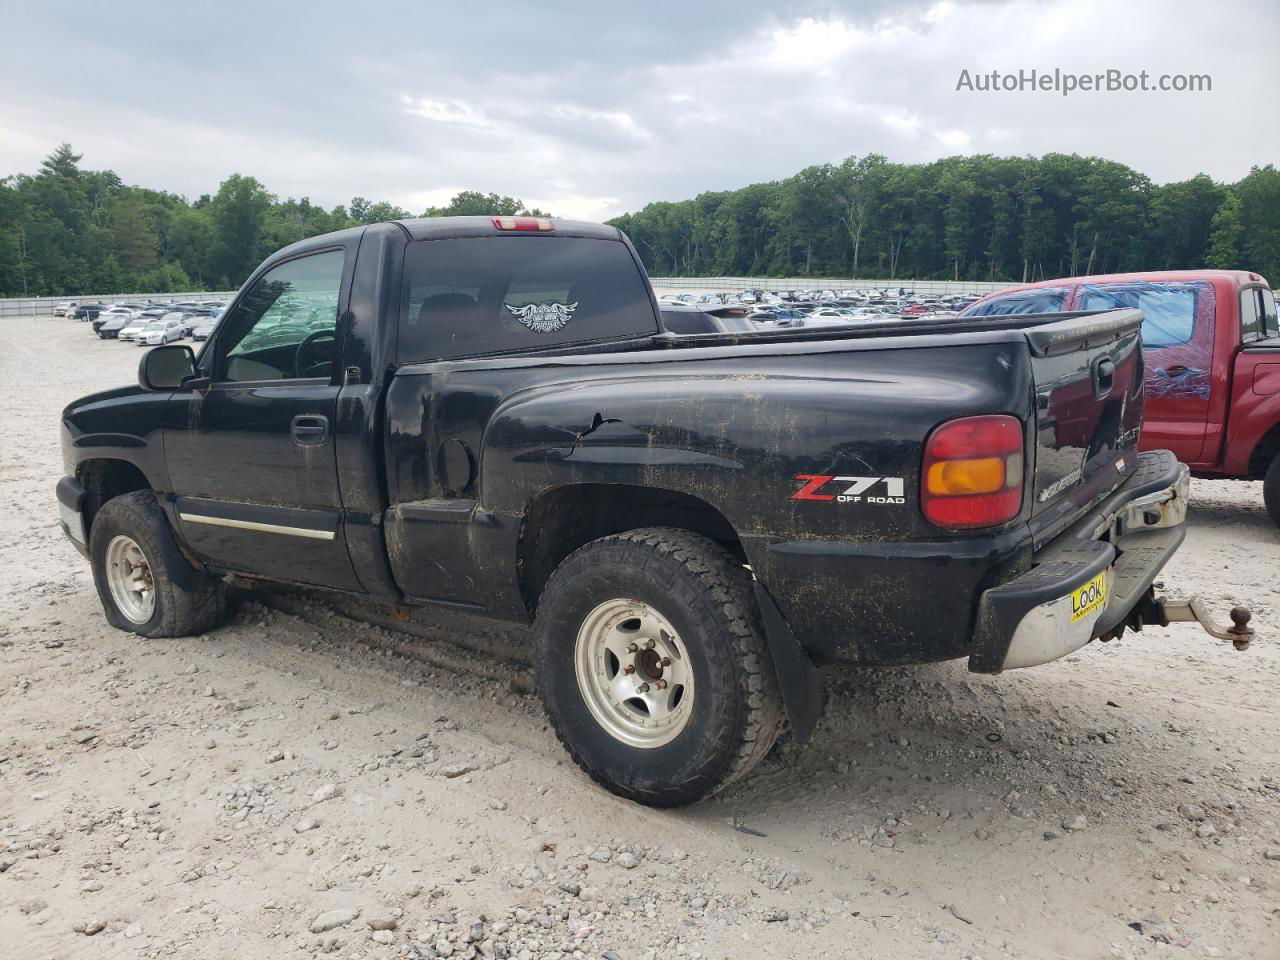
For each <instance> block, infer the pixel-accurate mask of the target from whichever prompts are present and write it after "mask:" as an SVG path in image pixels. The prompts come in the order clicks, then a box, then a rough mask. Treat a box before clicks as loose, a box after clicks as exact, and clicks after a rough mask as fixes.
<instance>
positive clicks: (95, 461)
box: [76, 457, 155, 534]
mask: <svg viewBox="0 0 1280 960" xmlns="http://www.w3.org/2000/svg"><path fill="white" fill-rule="evenodd" d="M76 479H77V480H79V481H80V484H81V486H83V487H84V490H85V503H84V529H85V533H86V534H88V532H89V530H90V529H91V527H92V525H93V518H94V516H95V515H96V514H97V512H98V511H99V510H101V509H102V507H103V505H104V504H106V503H107V502H108V501H109V500H113V499H114V498H116V497H118V496H121V495H122V494H126V493H133V492H134V491H136V490H154V489H155V488H154V487H153V486H152V485H151V481H150V480H148V479H147V475H146V474H145V473H143V472H142V470H141V468H139V467H138V465H137V464H135V463H131V462H130V461H128V460H122V459H120V458H118V457H95V458H92V459H89V460H82V461H81V462H80V463H79V464H78V465H77V466H76Z"/></svg>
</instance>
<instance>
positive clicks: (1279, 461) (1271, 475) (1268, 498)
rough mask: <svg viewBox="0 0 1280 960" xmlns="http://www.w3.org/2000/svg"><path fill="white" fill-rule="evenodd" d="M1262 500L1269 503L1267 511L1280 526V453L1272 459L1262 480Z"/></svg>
mask: <svg viewBox="0 0 1280 960" xmlns="http://www.w3.org/2000/svg"><path fill="white" fill-rule="evenodd" d="M1262 502H1263V503H1265V504H1266V505H1267V512H1268V513H1269V514H1271V519H1272V520H1274V521H1275V523H1276V526H1278V527H1280V453H1278V454H1276V456H1275V459H1274V460H1272V461H1271V466H1270V467H1268V468H1267V475H1266V476H1265V477H1264V478H1263V480H1262Z"/></svg>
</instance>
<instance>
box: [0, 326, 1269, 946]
mask: <svg viewBox="0 0 1280 960" xmlns="http://www.w3.org/2000/svg"><path fill="white" fill-rule="evenodd" d="M140 353H141V351H140V350H139V349H138V348H135V347H133V346H131V345H126V344H121V343H117V342H110V341H108V342H100V341H98V340H96V339H95V338H93V337H92V336H91V334H90V333H89V330H88V328H87V325H85V324H80V323H76V322H74V321H69V320H54V319H40V320H11V319H10V320H6V321H4V323H3V324H2V325H0V436H2V437H3V440H4V447H3V454H2V455H0V574H2V576H0V603H2V605H3V610H4V613H5V616H4V618H3V620H2V621H0V871H2V872H0V956H3V957H6V958H8V957H14V958H23V960H28V958H42V957H59V958H61V957H82V956H83V957H90V956H91V957H95V958H99V957H198V958H203V957H235V958H246V960H247V958H257V957H272V958H277V957H288V956H310V955H323V954H332V955H334V956H339V957H348V958H356V957H367V958H388V960H390V958H395V957H414V958H430V957H454V958H472V957H499V958H507V957H516V958H521V960H529V958H550V957H561V956H573V957H593V958H594V957H603V958H608V960H648V958H659V957H662V958H666V957H707V958H748V960H749V958H763V957H770V958H773V957H805V958H809V957H815V956H821V957H828V956H829V957H858V958H895V960H896V958H917V957H920V958H966V957H967V958H978V957H981V958H986V960H990V958H996V957H1023V958H1063V957H1070V958H1076V957H1081V958H1092V957H1155V956H1159V957H1177V956H1188V957H1224V958H1263V960H1275V958H1277V957H1280V825H1278V823H1277V821H1280V733H1278V727H1277V721H1278V720H1280V700H1278V698H1277V691H1278V690H1280V683H1278V681H1280V652H1278V650H1280V643H1278V642H1277V638H1280V576H1278V574H1280V533H1278V532H1277V530H1276V529H1275V527H1274V526H1273V525H1272V524H1271V523H1270V521H1269V520H1268V519H1267V517H1266V515H1265V513H1264V512H1263V509H1262V506H1261V491H1260V490H1259V488H1258V485H1257V484H1239V483H1229V482H1204V481H1197V482H1196V483H1195V485H1194V494H1195V497H1196V502H1197V506H1196V509H1195V513H1194V519H1193V526H1192V530H1191V533H1190V537H1189V540H1188V543H1187V545H1186V546H1185V547H1184V549H1183V550H1182V552H1181V554H1180V556H1179V557H1178V559H1177V560H1176V562H1175V563H1174V564H1173V565H1172V567H1171V568H1170V569H1169V570H1168V571H1167V575H1166V576H1165V577H1164V580H1165V582H1166V584H1167V587H1168V589H1169V591H1170V592H1173V593H1183V592H1186V593H1195V594H1199V595H1200V596H1201V597H1203V598H1205V599H1206V600H1208V601H1209V602H1210V603H1211V604H1212V605H1213V607H1214V609H1215V610H1217V611H1219V612H1225V610H1226V609H1227V608H1229V607H1230V606H1231V605H1233V604H1235V603H1245V604H1248V605H1250V606H1252V607H1253V609H1254V611H1255V618H1254V625H1255V626H1256V627H1257V629H1258V632H1259V636H1260V640H1259V641H1258V642H1257V643H1255V645H1254V647H1253V648H1252V649H1250V650H1249V651H1248V652H1246V653H1236V652H1234V651H1233V650H1232V649H1231V648H1230V647H1229V646H1227V645H1224V644H1221V643H1218V642H1216V641H1213V640H1211V639H1210V638H1208V637H1207V636H1206V635H1204V634H1203V633H1201V632H1200V631H1199V630H1198V629H1193V628H1192V627H1190V626H1182V625H1180V626H1177V627H1175V628H1173V629H1171V630H1169V631H1167V632H1158V631H1157V632H1152V633H1148V634H1146V635H1144V636H1142V637H1140V638H1139V637H1133V636H1132V635H1131V636H1130V637H1128V638H1126V639H1124V640H1123V641H1117V642H1113V643H1110V644H1107V645H1101V644H1094V645H1092V646H1090V647H1088V648H1086V649H1085V650H1083V651H1081V652H1080V653H1079V654H1078V655H1076V656H1073V657H1070V658H1068V659H1067V660H1065V661H1062V662H1059V663H1056V664H1052V665H1049V666H1046V667H1041V668H1037V669H1033V670H1025V671H1016V672H1014V673H1011V674H1009V675H1007V676H1004V677H999V678H988V677H981V676H975V675H971V674H969V673H967V672H966V670H965V668H964V664H963V663H950V664H943V665H937V666H932V667H926V668H917V669H909V670H908V669H901V670H885V671H878V672H870V671H867V672H847V673H844V674H842V675H840V676H838V677H836V678H835V679H834V680H833V683H832V688H833V693H834V696H833V698H832V701H831V704H830V706H829V707H828V710H827V713H826V716H825V718H824V719H823V721H822V724H821V726H820V728H819V729H818V732H817V734H816V737H815V740H814V742H813V743H812V744H810V745H809V746H808V747H807V748H803V749H800V748H796V747H794V746H793V745H790V744H787V743H784V744H782V745H781V746H780V747H779V748H778V749H777V750H775V752H774V754H773V755H772V756H771V757H770V758H769V759H768V760H767V761H766V762H765V764H764V765H763V766H762V767H761V769H760V771H759V773H758V774H757V775H756V776H754V777H752V778H751V779H749V780H748V781H747V782H745V783H744V784H742V785H739V786H738V787H736V788H734V789H732V790H730V791H729V792H728V793H726V794H725V795H723V796H722V797H720V798H718V799H716V800H713V801H710V802H708V803H705V804H702V805H700V806H697V807H694V808H690V809H685V810H680V811H675V812H661V811H654V810H648V809H644V808H640V807H636V806H633V805H631V804H629V803H626V802H624V801H621V800H618V799H616V798H614V797H612V796H610V795H609V794H607V793H604V792H603V791H601V790H600V789H598V788H597V787H595V786H594V785H592V784H591V783H590V782H589V781H588V780H587V779H586V777H585V776H583V775H581V774H580V773H579V772H578V771H577V769H576V768H575V767H574V766H573V765H572V764H571V763H570V762H568V760H567V759H566V757H565V755H564V754H563V753H562V751H561V750H560V748H559V746H558V745H557V744H556V741H555V738H554V737H553V736H552V735H551V733H550V732H549V730H548V728H547V725H546V723H545V721H544V719H543V715H542V712H541V708H540V707H539V705H538V702H537V701H536V700H535V699H534V698H533V696H532V695H531V692H530V684H529V680H528V671H527V668H526V667H525V665H524V663H523V662H522V660H523V658H524V657H525V656H527V653H526V650H525V646H524V640H525V638H524V634H523V632H522V631H520V630H511V629H504V628H496V627H494V626H492V625H487V624H483V623H473V622H469V621H465V620H462V619H459V618H457V617H456V616H454V617H443V616H439V615H435V614H428V615H421V616H415V618H414V620H413V622H412V623H410V624H408V625H406V626H405V628H404V629H399V630H395V631H392V630H389V629H387V628H386V626H385V625H378V624H370V623H368V622H363V621H361V620H359V619H356V618H353V617H352V616H350V615H348V614H349V612H350V611H349V609H348V610H347V612H343V611H342V610H338V609H336V608H335V607H333V606H331V605H329V604H327V603H324V602H321V601H318V600H316V599H314V598H303V597H298V596H283V597H271V596H267V597H261V598H247V599H244V600H242V601H241V602H240V603H239V604H238V607H237V611H236V613H235V615H234V617H233V619H232V621H231V622H230V623H228V624H227V625H226V626H225V627H224V628H222V629H219V630H218V631H216V632H214V633H211V634H209V635H207V636H199V637H189V638H185V639H180V640H164V641H146V640H141V639H139V638H137V637H134V636H131V635H128V634H124V633H119V632H116V631H114V630H111V629H110V628H108V627H107V626H106V624H105V622H104V621H103V618H102V615H101V612H100V608H99V605H98V601H97V598H96V596H95V594H94V591H93V587H92V583H91V580H90V576H89V571H88V567H87V565H86V564H85V562H84V561H83V560H82V559H81V558H80V556H79V554H77V553H76V552H75V550H74V549H72V547H71V546H70V545H69V544H67V543H66V542H64V540H63V538H62V535H61V533H60V532H59V531H58V528H57V524H56V519H55V514H56V511H55V507H54V499H53V485H54V482H55V481H56V479H57V478H58V476H59V475H60V473H61V463H60V455H59V450H58V413H59V410H60V409H61V407H62V406H63V404H65V403H66V402H68V401H69V400H71V399H73V398H75V397H77V396H79V395H81V394H83V393H85V392H87V391H90V390H94V389H99V388H103V387H107V386H113V385H117V384H124V383H127V382H130V381H131V380H132V379H133V377H134V371H135V369H136V364H137V360H138V357H139V356H140ZM375 619H376V618H375ZM385 622H386V623H390V622H391V621H389V620H388V621H385Z"/></svg>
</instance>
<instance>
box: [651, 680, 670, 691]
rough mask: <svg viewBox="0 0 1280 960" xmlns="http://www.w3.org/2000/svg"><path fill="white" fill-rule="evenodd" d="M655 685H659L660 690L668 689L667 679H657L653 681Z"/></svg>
mask: <svg viewBox="0 0 1280 960" xmlns="http://www.w3.org/2000/svg"><path fill="white" fill-rule="evenodd" d="M653 685H654V686H655V687H657V688H658V689H659V690H665V689H667V681H665V680H655V681H654V682H653Z"/></svg>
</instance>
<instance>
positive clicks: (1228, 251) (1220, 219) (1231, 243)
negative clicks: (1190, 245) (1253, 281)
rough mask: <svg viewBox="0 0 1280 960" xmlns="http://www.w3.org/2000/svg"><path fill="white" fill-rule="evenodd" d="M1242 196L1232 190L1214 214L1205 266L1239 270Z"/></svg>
mask: <svg viewBox="0 0 1280 960" xmlns="http://www.w3.org/2000/svg"><path fill="white" fill-rule="evenodd" d="M1240 211H1241V203H1240V198H1239V197H1237V196H1236V195H1235V194H1234V193H1231V192H1230V191H1228V192H1227V195H1226V197H1225V198H1224V199H1223V201H1222V205H1221V206H1219V207H1218V211H1217V213H1215V214H1214V215H1213V222H1212V224H1211V225H1210V229H1209V247H1208V249H1207V250H1206V251H1205V255H1204V262H1205V266H1208V267H1215V268H1217V269H1220V270H1237V269H1239V267H1240V235H1241V234H1242V233H1243V232H1244V221H1243V220H1242V219H1241V215H1240Z"/></svg>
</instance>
